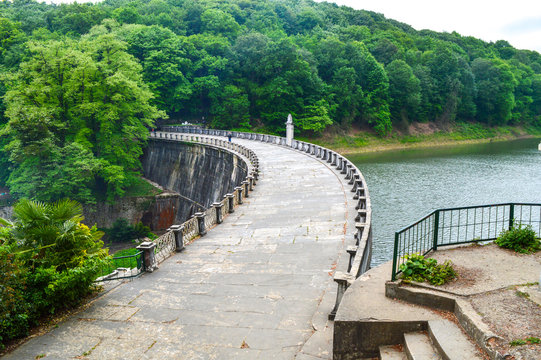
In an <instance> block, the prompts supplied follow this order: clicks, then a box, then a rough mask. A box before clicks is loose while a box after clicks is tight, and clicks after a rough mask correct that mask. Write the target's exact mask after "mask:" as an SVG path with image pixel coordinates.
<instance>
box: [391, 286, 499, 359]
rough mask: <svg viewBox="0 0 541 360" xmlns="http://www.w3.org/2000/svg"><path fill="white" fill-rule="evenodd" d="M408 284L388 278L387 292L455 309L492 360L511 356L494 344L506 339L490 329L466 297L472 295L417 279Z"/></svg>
mask: <svg viewBox="0 0 541 360" xmlns="http://www.w3.org/2000/svg"><path fill="white" fill-rule="evenodd" d="M404 285H406V284H405V283H404V282H403V281H402V280H397V281H394V282H393V281H387V282H386V283H385V295H386V296H387V297H390V298H394V299H398V300H402V301H405V302H408V303H411V304H416V305H423V306H428V307H430V308H433V309H438V310H445V311H450V312H453V313H454V314H455V316H456V317H457V319H458V322H459V323H460V326H462V328H463V329H464V330H465V331H466V333H467V334H468V335H469V336H470V337H471V338H472V339H473V340H474V341H475V342H476V343H477V345H479V347H481V348H482V349H483V350H485V351H486V352H487V354H488V355H489V356H490V359H491V360H503V359H506V358H507V357H508V354H501V353H500V352H498V351H496V350H495V349H494V347H493V346H492V343H494V342H498V341H503V339H502V338H501V337H499V336H497V335H496V334H494V333H493V332H492V331H490V329H489V327H488V325H487V324H485V323H484V322H483V320H482V318H481V316H480V315H479V314H478V313H477V312H476V311H475V309H474V308H473V307H472V305H471V304H470V303H469V302H468V301H467V300H466V299H467V298H468V296H464V295H456V294H454V295H453V294H452V293H451V292H448V291H440V290H438V289H436V288H434V287H428V286H426V285H424V284H420V283H416V282H411V283H409V284H407V285H408V286H404Z"/></svg>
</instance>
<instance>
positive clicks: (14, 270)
mask: <svg viewBox="0 0 541 360" xmlns="http://www.w3.org/2000/svg"><path fill="white" fill-rule="evenodd" d="M26 276H27V269H26V268H24V267H23V264H22V263H21V262H20V261H19V260H18V259H17V258H16V257H15V255H14V254H13V253H12V246H7V245H0V349H2V348H3V345H2V343H3V342H4V341H7V340H10V339H14V338H17V337H20V336H24V335H26V333H27V331H28V327H29V323H28V322H29V318H28V311H29V306H28V305H29V304H28V303H27V302H26V301H25V299H24V294H25V290H26Z"/></svg>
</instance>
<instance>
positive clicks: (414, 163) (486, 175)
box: [348, 139, 541, 267]
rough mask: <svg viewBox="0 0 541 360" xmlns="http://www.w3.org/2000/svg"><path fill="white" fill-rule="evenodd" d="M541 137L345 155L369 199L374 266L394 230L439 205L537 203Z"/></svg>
mask: <svg viewBox="0 0 541 360" xmlns="http://www.w3.org/2000/svg"><path fill="white" fill-rule="evenodd" d="M539 140H540V139H521V140H514V141H506V142H491V143H485V144H475V145H458V146H453V147H440V148H423V149H412V150H401V151H385V152H378V153H363V154H352V155H348V158H349V159H350V160H351V161H352V162H353V163H355V165H357V167H358V168H359V170H361V172H362V173H363V175H364V177H365V179H366V183H367V186H368V190H369V192H370V199H371V201H372V224H373V241H374V242H373V254H372V267H374V266H377V265H379V264H381V263H383V262H386V261H388V260H390V259H391V258H392V254H393V244H394V233H395V232H396V231H398V230H400V229H402V228H403V227H406V226H408V225H410V224H412V223H414V222H415V221H417V220H419V219H421V218H422V217H423V216H425V215H427V214H429V213H430V212H432V211H433V210H436V209H439V208H450V207H461V206H471V205H485V204H498V203H507V202H515V203H519V202H524V203H541V151H539V150H538V144H539Z"/></svg>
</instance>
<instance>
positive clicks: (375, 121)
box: [0, 0, 541, 202]
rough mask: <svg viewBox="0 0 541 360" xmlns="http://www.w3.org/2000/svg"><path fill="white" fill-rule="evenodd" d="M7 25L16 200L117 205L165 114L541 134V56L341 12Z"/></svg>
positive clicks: (115, 0) (182, 14)
mask: <svg viewBox="0 0 541 360" xmlns="http://www.w3.org/2000/svg"><path fill="white" fill-rule="evenodd" d="M0 17H1V18H0V29H1V37H0V38H1V41H0V49H1V52H0V64H1V65H0V73H1V76H0V79H1V86H0V93H1V94H2V95H4V97H3V100H2V103H1V104H0V105H1V106H0V113H1V114H0V115H1V116H0V123H1V124H3V125H2V126H3V130H2V133H3V135H4V136H3V137H2V140H1V141H2V144H1V145H2V146H4V150H5V156H3V157H2V159H1V162H0V169H1V180H2V181H5V182H7V184H8V186H9V187H10V188H11V190H12V192H14V193H16V194H17V195H18V196H29V197H32V198H38V199H39V198H41V199H43V200H53V199H56V198H59V197H62V196H71V194H76V196H75V197H76V198H77V199H78V200H81V201H83V202H85V201H91V199H92V197H93V193H92V192H95V191H96V189H100V191H102V192H106V193H107V196H108V197H109V198H110V199H111V198H114V197H115V196H121V195H122V194H123V191H124V189H125V188H126V187H127V186H129V184H130V182H133V178H134V177H135V176H136V175H137V172H138V169H139V166H140V164H139V160H138V156H139V155H140V149H141V147H142V146H144V144H145V139H146V133H145V132H146V128H147V127H152V126H154V125H153V123H154V122H155V121H160V122H162V123H163V122H164V121H165V122H167V121H170V122H179V121H184V120H190V121H196V122H203V123H204V124H206V125H208V126H212V127H217V128H229V129H241V130H250V129H253V128H257V129H258V130H260V131H268V132H278V133H279V132H282V131H283V130H284V122H285V119H286V117H287V114H288V113H292V114H293V117H294V119H295V122H296V125H297V130H298V131H299V134H300V135H305V136H306V135H307V136H311V135H314V134H319V133H321V132H323V131H324V130H325V129H326V128H329V127H334V128H340V129H342V130H347V129H350V128H351V127H352V126H354V127H355V128H363V129H365V128H370V129H372V130H373V131H374V132H375V133H376V134H379V136H388V135H389V134H390V133H391V132H392V130H393V128H394V129H407V128H408V126H409V125H410V124H411V123H412V122H421V123H427V122H428V123H431V122H433V123H436V124H437V126H438V127H439V128H445V126H446V124H452V123H454V122H457V121H459V122H471V121H473V122H478V123H481V124H486V125H488V126H495V125H497V126H505V125H521V126H537V127H539V126H541V116H540V115H541V56H540V54H539V53H537V52H534V51H527V50H517V49H515V48H513V47H511V46H510V45H509V44H508V43H507V42H506V41H497V42H495V43H486V42H484V41H482V40H479V39H476V38H473V37H464V36H461V35H460V34H457V33H451V34H449V33H437V32H433V31H428V30H423V31H416V30H415V29H413V28H412V27H411V26H409V25H407V24H403V23H400V22H397V21H394V20H392V19H386V18H385V17H384V16H383V15H382V14H377V13H374V12H369V11H362V10H360V11H359V10H354V9H351V8H348V7H338V6H336V5H334V4H331V3H315V2H313V1H307V0H300V1H294V0H272V1H271V0H266V1H260V0H227V1H225V0H202V1H195V0H169V1H166V0H151V1H147V0H139V1H137V0H136V1H128V0H106V1H104V2H100V3H98V4H72V5H47V4H45V3H37V2H35V1H33V0H15V1H3V2H2V3H1V4H0ZM166 118H169V119H170V120H164V119H166ZM44 135H46V136H44ZM73 154H82V155H80V156H79V157H80V162H79V163H73V162H70V161H68V160H67V159H68V158H69V157H70V156H71V155H73ZM8 156H9V157H10V160H9V161H8ZM81 162H82V163H81ZM81 166H83V167H84V168H85V169H86V171H85V172H82V174H81V172H80V171H76V170H77V169H79V168H81ZM58 169H61V170H63V171H58ZM23 179H25V180H24V181H23ZM26 179H34V180H33V181H34V182H31V183H28V181H27V180H26ZM60 180H62V181H61V184H63V185H60V186H52V185H54V184H56V183H58V182H59V181H60ZM89 189H90V190H89ZM45 193H47V195H46V197H44V195H43V194H45Z"/></svg>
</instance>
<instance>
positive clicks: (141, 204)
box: [83, 192, 180, 231]
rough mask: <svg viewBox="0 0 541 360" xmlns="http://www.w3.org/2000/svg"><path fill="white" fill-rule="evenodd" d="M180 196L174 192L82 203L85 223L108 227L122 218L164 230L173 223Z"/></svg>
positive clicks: (131, 222) (156, 229)
mask: <svg viewBox="0 0 541 360" xmlns="http://www.w3.org/2000/svg"><path fill="white" fill-rule="evenodd" d="M179 201H180V197H179V195H178V194H174V193H167V192H166V193H163V194H160V195H156V196H139V197H127V198H121V199H117V200H115V202H114V203H112V204H111V203H107V202H98V203H97V204H96V205H84V206H83V214H84V217H85V220H84V221H83V222H84V223H85V224H87V225H89V226H92V225H94V224H98V227H100V228H110V227H111V226H113V223H114V222H115V221H116V220H117V219H119V218H124V219H126V220H128V222H129V223H130V224H136V223H138V222H142V223H143V224H144V225H146V226H149V227H150V228H151V229H152V230H153V231H159V230H165V229H167V228H168V227H169V226H171V225H172V224H173V221H174V219H175V217H176V209H178V206H179Z"/></svg>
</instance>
